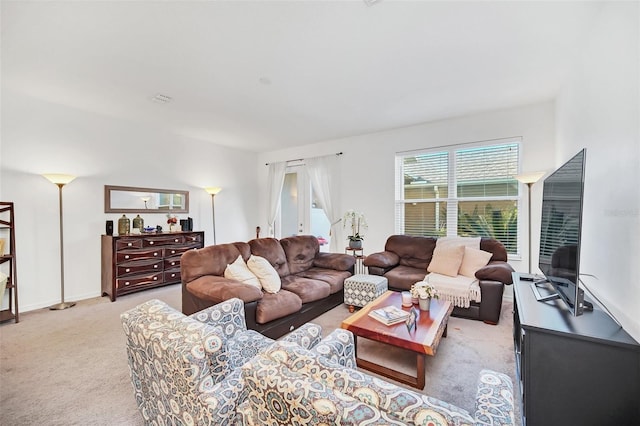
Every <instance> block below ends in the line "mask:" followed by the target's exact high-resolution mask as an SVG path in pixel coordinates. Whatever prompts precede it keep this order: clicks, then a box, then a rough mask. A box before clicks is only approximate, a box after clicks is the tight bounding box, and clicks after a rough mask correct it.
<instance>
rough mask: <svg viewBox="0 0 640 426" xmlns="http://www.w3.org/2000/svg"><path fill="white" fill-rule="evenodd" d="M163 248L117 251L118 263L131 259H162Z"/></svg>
mask: <svg viewBox="0 0 640 426" xmlns="http://www.w3.org/2000/svg"><path fill="white" fill-rule="evenodd" d="M161 258H162V249H161V248H159V249H150V250H123V251H119V252H117V253H116V263H122V262H128V261H130V260H142V259H161Z"/></svg>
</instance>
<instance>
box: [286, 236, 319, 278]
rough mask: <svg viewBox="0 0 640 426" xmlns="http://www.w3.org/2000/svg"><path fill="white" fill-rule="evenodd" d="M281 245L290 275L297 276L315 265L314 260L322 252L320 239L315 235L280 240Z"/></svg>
mask: <svg viewBox="0 0 640 426" xmlns="http://www.w3.org/2000/svg"><path fill="white" fill-rule="evenodd" d="M280 245H282V249H283V250H284V253H285V255H286V257H287V263H288V265H289V273H290V274H297V273H298V272H301V271H305V270H307V269H309V268H311V266H312V265H313V260H314V259H315V257H316V255H317V254H318V252H319V251H320V245H319V244H318V239H317V238H316V237H314V236H313V235H298V236H295V237H287V238H283V239H281V240H280Z"/></svg>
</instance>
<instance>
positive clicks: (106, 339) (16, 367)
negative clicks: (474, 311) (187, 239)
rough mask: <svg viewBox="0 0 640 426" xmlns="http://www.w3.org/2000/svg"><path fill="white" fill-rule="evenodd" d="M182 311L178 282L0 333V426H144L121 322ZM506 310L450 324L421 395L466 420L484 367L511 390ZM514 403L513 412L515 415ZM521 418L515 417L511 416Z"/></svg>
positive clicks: (7, 326)
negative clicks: (155, 302) (143, 312)
mask: <svg viewBox="0 0 640 426" xmlns="http://www.w3.org/2000/svg"><path fill="white" fill-rule="evenodd" d="M153 298H155V299H160V300H163V301H165V302H166V303H168V304H169V305H170V306H173V307H174V308H176V309H180V308H181V288H180V284H176V285H171V286H167V287H162V288H159V289H152V290H147V291H144V292H140V293H134V294H131V295H127V296H123V297H119V298H118V299H117V301H115V302H113V303H112V302H110V301H109V299H108V298H107V297H98V298H93V299H88V300H84V301H80V302H78V304H77V305H76V306H75V307H73V308H71V309H67V310H64V311H50V310H48V309H40V310H36V311H31V312H25V313H22V314H21V315H20V322H19V323H18V324H15V323H13V322H6V323H3V324H1V325H0V424H3V425H5V424H6V425H16V426H20V425H35V424H38V425H142V424H143V421H142V417H141V416H140V414H139V413H138V410H137V408H136V404H135V400H134V396H133V389H132V386H131V382H130V380H129V371H128V366H127V356H126V351H125V337H124V333H123V331H122V328H121V325H120V314H121V313H122V312H124V311H126V310H128V309H130V308H133V307H134V306H136V305H138V304H140V303H143V302H145V301H147V300H149V299H153ZM348 315H349V312H348V310H347V308H346V306H344V305H340V306H338V307H336V308H334V309H333V310H331V311H329V312H327V313H325V314H324V315H322V316H320V317H318V318H317V319H316V320H314V322H315V323H317V324H320V325H322V327H323V330H324V334H325V335H326V334H327V333H329V332H330V331H331V330H333V329H334V328H337V327H339V326H340V323H341V321H342V320H343V319H344V318H346V317H347V316H348ZM512 326H513V318H512V308H511V304H510V303H507V302H505V305H504V306H503V311H502V318H501V320H500V324H499V325H497V326H490V325H486V324H483V323H482V322H479V321H471V320H464V319H460V318H451V319H450V322H449V330H448V337H447V338H445V339H443V340H442V341H441V342H440V346H439V348H438V352H437V354H436V356H435V357H428V358H427V363H426V386H425V389H424V391H423V392H424V393H425V394H427V395H430V396H433V397H436V398H439V399H442V400H444V401H447V402H450V403H453V404H456V405H458V406H460V407H462V408H465V409H466V410H468V411H470V412H473V410H474V398H475V389H476V380H477V377H478V373H479V371H480V370H481V369H482V368H490V369H493V370H496V371H500V372H503V373H506V374H508V375H509V376H511V377H512V380H513V381H514V383H515V376H514V373H515V364H514V355H513V342H512V337H511V330H512ZM363 343H368V345H363V346H361V347H360V348H359V353H360V355H361V356H363V357H364V356H365V355H367V357H369V358H370V359H371V360H373V361H376V360H377V361H378V362H383V363H385V365H389V366H390V367H392V368H396V369H399V370H400V371H404V372H408V373H414V372H415V356H412V355H411V354H410V353H407V352H405V351H402V350H399V349H393V348H390V347H389V346H386V345H381V344H376V343H373V342H366V341H363ZM517 405H518V404H516V407H517ZM518 411H519V410H516V414H518Z"/></svg>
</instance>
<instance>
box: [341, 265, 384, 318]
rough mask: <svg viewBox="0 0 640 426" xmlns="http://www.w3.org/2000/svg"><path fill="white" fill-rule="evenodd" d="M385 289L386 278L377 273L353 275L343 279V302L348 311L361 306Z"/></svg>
mask: <svg viewBox="0 0 640 426" xmlns="http://www.w3.org/2000/svg"><path fill="white" fill-rule="evenodd" d="M385 291H387V279H386V278H385V277H381V276H379V275H363V274H357V275H353V276H351V277H349V278H347V279H346V280H344V303H345V305H349V312H353V310H354V307H355V306H358V307H360V308H362V307H363V306H365V305H366V304H367V303H369V302H371V301H373V300H374V299H376V298H377V297H378V296H380V295H381V294H382V293H384V292H385Z"/></svg>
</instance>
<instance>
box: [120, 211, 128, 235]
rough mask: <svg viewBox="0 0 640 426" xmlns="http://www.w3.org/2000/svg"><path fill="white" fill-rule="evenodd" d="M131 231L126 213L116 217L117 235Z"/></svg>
mask: <svg viewBox="0 0 640 426" xmlns="http://www.w3.org/2000/svg"><path fill="white" fill-rule="evenodd" d="M130 231H131V222H130V221H129V218H128V217H127V216H126V215H122V217H121V218H120V219H118V235H129V232H130Z"/></svg>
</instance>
